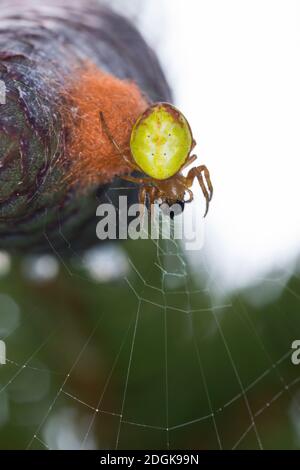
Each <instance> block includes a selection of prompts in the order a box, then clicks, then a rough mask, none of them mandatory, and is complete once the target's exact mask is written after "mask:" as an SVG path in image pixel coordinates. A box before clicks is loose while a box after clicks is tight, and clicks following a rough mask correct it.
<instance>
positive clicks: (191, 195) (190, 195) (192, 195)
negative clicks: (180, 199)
mask: <svg viewBox="0 0 300 470" xmlns="http://www.w3.org/2000/svg"><path fill="white" fill-rule="evenodd" d="M186 191H187V192H188V193H189V199H188V200H187V201H184V202H185V204H187V203H189V202H192V201H193V199H194V194H193V191H191V190H190V189H189V188H187V189H186Z"/></svg>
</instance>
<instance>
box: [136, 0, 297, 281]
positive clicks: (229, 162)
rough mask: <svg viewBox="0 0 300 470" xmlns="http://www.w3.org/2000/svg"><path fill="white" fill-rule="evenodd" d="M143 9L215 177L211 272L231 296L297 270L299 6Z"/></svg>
mask: <svg viewBox="0 0 300 470" xmlns="http://www.w3.org/2000/svg"><path fill="white" fill-rule="evenodd" d="M142 3H143V5H144V6H145V9H143V11H142V13H143V16H142V24H143V25H144V27H143V29H144V33H145V34H146V37H147V38H148V40H150V42H152V43H153V44H154V45H155V43H156V47H155V48H156V49H157V50H158V52H159V55H160V58H161V61H162V63H163V64H164V67H165V70H166V73H167V76H168V79H169V81H170V83H171V85H172V87H173V89H174V92H175V102H176V104H177V106H178V107H179V108H180V109H181V110H182V111H183V112H184V114H186V116H187V117H188V119H189V121H190V124H191V126H192V129H193V133H194V136H195V139H196V140H197V142H198V145H197V147H196V153H197V154H198V156H199V157H200V160H201V162H202V163H205V164H206V165H207V166H208V168H209V169H210V171H211V176H212V181H213V183H214V187H215V195H214V199H213V201H212V204H211V207H210V211H209V214H208V217H207V219H206V222H205V224H206V228H205V233H206V241H205V247H204V249H205V250H206V253H207V255H208V259H209V264H210V269H211V270H212V271H214V272H215V275H216V276H217V277H218V278H219V281H220V283H222V284H223V285H224V286H225V287H227V288H229V289H231V288H235V287H238V286H242V285H245V284H248V283H252V282H255V281H256V279H257V278H259V277H263V276H268V275H269V273H270V271H272V270H273V269H278V267H281V268H284V269H287V270H292V269H293V268H294V266H293V263H294V262H295V261H296V257H297V255H298V254H299V251H300V208H299V201H300V2H299V1H297V0H226V1H224V0H184V1H183V0H149V2H148V6H147V8H146V2H139V5H141V4H142ZM153 18H155V22H153ZM157 41H159V47H158V46H157ZM198 196H199V197H198V198H197V201H196V204H199V217H201V216H202V214H203V210H204V205H203V204H204V202H203V201H202V199H201V200H200V193H198ZM200 204H201V207H200ZM192 259H193V264H194V265H195V266H197V258H196V259H195V253H193V252H192Z"/></svg>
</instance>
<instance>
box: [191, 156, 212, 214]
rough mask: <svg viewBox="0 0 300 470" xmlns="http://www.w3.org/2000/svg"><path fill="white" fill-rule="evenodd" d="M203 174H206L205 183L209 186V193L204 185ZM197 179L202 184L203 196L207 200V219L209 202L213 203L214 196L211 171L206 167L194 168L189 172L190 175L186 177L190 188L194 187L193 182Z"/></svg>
mask: <svg viewBox="0 0 300 470" xmlns="http://www.w3.org/2000/svg"><path fill="white" fill-rule="evenodd" d="M202 172H203V173H204V176H205V181H206V184H207V186H208V189H209V192H208V191H207V188H206V186H205V184H204V181H203V177H202ZM195 178H197V180H198V182H199V184H200V187H201V189H202V192H203V195H204V197H205V199H206V210H205V214H204V217H205V216H206V214H207V212H208V208H209V202H210V201H211V198H212V195H213V186H212V184H211V180H210V176H209V171H208V169H207V168H206V166H205V165H201V166H197V167H194V168H192V169H191V170H190V171H189V173H188V175H187V177H186V183H187V185H188V187H190V186H192V184H193V181H194V179H195Z"/></svg>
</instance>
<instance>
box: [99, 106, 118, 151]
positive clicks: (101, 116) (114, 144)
mask: <svg viewBox="0 0 300 470" xmlns="http://www.w3.org/2000/svg"><path fill="white" fill-rule="evenodd" d="M99 116H100V122H101V126H102V128H103V130H104V132H105V134H106V135H107V137H108V138H109V140H110V142H111V143H112V144H113V146H114V147H115V148H116V149H117V150H118V152H119V153H122V151H121V149H120V147H119V145H118V144H117V142H116V141H115V139H114V138H113V136H112V134H111V132H110V130H109V128H108V125H107V122H106V120H105V117H104V114H103V112H102V111H100V112H99Z"/></svg>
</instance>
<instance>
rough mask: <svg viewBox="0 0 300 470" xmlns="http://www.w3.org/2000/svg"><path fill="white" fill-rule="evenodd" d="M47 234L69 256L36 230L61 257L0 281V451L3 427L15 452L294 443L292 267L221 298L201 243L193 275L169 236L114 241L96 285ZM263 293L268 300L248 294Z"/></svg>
mask: <svg viewBox="0 0 300 470" xmlns="http://www.w3.org/2000/svg"><path fill="white" fill-rule="evenodd" d="M50 171H51V168H50ZM122 189H124V188H122V187H119V188H118V187H116V188H114V189H112V190H108V191H107V193H106V197H107V201H111V200H112V192H113V191H117V192H118V191H121V190H122ZM95 229H96V220H95ZM60 234H61V238H62V240H63V241H64V243H65V244H66V247H68V248H69V250H70V252H72V254H73V259H74V260H75V262H74V263H71V262H70V263H69V262H66V261H65V260H64V259H63V258H62V257H61V256H60V254H59V253H58V252H57V251H56V249H55V247H54V246H53V245H52V244H51V241H50V238H49V237H48V234H47V232H46V230H45V231H44V236H45V239H46V240H47V241H48V243H49V245H50V247H51V249H52V251H53V254H54V256H56V257H57V259H58V260H59V262H60V265H61V272H60V275H59V277H58V278H57V280H56V281H55V282H53V284H52V287H49V288H48V289H49V290H47V288H46V287H45V288H42V287H36V286H34V285H31V284H28V283H27V282H26V280H25V281H24V279H21V278H20V282H19V283H18V284H19V285H18V286H17V287H16V288H15V287H14V285H13V282H12V280H11V278H10V277H9V276H8V278H7V279H6V278H4V279H2V280H1V291H2V292H5V293H7V294H8V295H10V297H11V298H12V299H14V301H15V302H16V303H17V304H18V305H20V309H21V312H22V316H21V320H22V321H20V323H19V325H18V326H17V327H16V328H15V329H14V330H13V331H12V332H11V333H10V335H9V336H7V337H5V338H3V339H5V342H6V344H7V352H8V358H7V364H6V365H5V366H3V367H2V366H1V368H0V383H1V385H0V426H1V427H0V433H1V442H3V446H4V445H5V444H4V443H5V442H6V443H9V445H12V444H11V442H12V439H10V436H11V432H12V431H11V430H12V429H13V431H14V433H15V434H16V433H17V434H18V441H17V443H14V444H13V445H16V446H17V447H18V448H27V449H57V448H63V449H66V448H76V449H88V448H97V449H112V448H115V449H123V448H142V449H146V448H162V449H172V448H176V449H178V448H183V449H187V448H191V449H200V448H204V449H215V448H217V449H244V448H257V449H266V448H278V447H284V448H299V440H300V434H299V425H297V421H298V420H299V416H300V404H299V382H300V373H299V372H300V369H299V368H297V367H296V366H294V365H292V363H291V359H290V357H291V344H292V342H293V341H294V340H295V339H297V334H298V331H299V326H300V324H299V318H298V317H299V316H298V311H299V300H300V295H299V282H300V279H299V277H298V276H297V275H296V274H295V273H289V272H284V271H283V270H282V269H278V272H275V273H273V274H272V275H271V276H270V278H268V279H257V287H256V289H253V290H252V292H238V293H235V294H232V295H231V296H230V297H224V296H223V295H222V292H220V290H221V288H220V286H219V285H218V279H217V278H216V276H215V273H214V270H213V269H212V267H211V266H210V262H209V260H208V259H207V257H206V252H205V247H204V249H203V250H202V251H201V252H200V254H195V258H197V260H198V265H197V270H196V271H197V272H195V271H193V270H192V269H191V267H190V265H189V262H188V259H187V256H186V253H184V250H183V247H182V243H181V242H180V241H176V240H161V239H159V240H141V241H126V242H123V243H122V245H121V246H122V249H123V250H124V252H125V253H126V257H127V259H128V266H129V270H128V273H127V275H126V276H125V277H123V278H122V279H119V280H117V281H113V282H110V283H106V284H99V283H96V282H94V281H93V280H92V279H91V278H90V277H89V276H88V275H87V273H86V272H85V270H84V269H83V265H84V260H83V258H82V255H81V254H80V253H77V252H76V251H75V250H73V247H72V244H71V243H70V242H69V241H68V240H67V239H66V236H65V234H64V232H63V227H61V229H60ZM99 244H100V242H99ZM115 244H118V246H119V243H118V242H116V243H115ZM18 269H19V266H15V267H14V273H15V277H14V278H13V280H15V279H16V278H18V276H19V274H18V272H19V271H18ZM270 287H271V289H273V290H275V291H276V290H278V292H281V294H280V296H279V297H277V298H275V300H272V299H271V300H270V301H269V303H265V304H261V305H259V306H257V305H256V306H255V305H253V303H251V301H249V295H250V297H251V296H252V297H253V295H254V296H255V295H257V292H258V291H261V290H266V291H268V290H269V288H270ZM248 294H249V295H248ZM3 410H4V411H5V410H6V411H5V412H6V416H4V418H3V414H5V413H4V411H3ZM7 410H9V411H7ZM1 419H2V421H1ZM16 430H17V432H16ZM2 437H3V438H2Z"/></svg>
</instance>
